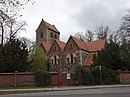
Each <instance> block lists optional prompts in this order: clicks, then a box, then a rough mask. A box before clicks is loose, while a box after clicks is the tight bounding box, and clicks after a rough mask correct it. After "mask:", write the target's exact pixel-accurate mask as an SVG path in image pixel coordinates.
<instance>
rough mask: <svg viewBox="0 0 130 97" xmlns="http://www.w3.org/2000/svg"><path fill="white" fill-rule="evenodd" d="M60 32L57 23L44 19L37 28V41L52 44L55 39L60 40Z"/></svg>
mask: <svg viewBox="0 0 130 97" xmlns="http://www.w3.org/2000/svg"><path fill="white" fill-rule="evenodd" d="M59 37H60V32H59V31H58V30H57V28H56V27H55V25H51V24H49V23H47V22H46V21H44V20H43V19H42V21H41V23H40V24H39V26H38V28H37V30H36V42H37V43H38V44H41V42H45V43H49V44H52V43H53V41H54V40H55V39H58V40H59Z"/></svg>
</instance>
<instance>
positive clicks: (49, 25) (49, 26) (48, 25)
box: [42, 20, 60, 33]
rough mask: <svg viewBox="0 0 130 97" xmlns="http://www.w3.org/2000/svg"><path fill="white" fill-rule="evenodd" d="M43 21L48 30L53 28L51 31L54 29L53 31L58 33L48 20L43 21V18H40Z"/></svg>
mask: <svg viewBox="0 0 130 97" xmlns="http://www.w3.org/2000/svg"><path fill="white" fill-rule="evenodd" d="M42 21H43V22H45V25H46V26H47V27H48V28H49V29H50V30H53V31H55V32H57V33H60V32H59V31H58V30H57V28H56V27H55V25H51V24H50V23H48V22H46V21H44V20H42Z"/></svg>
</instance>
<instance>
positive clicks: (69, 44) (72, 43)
mask: <svg viewBox="0 0 130 97" xmlns="http://www.w3.org/2000/svg"><path fill="white" fill-rule="evenodd" d="M76 50H79V47H78V45H77V44H76V43H75V41H74V40H73V39H72V37H70V38H69V40H68V41H67V43H66V45H65V48H64V52H69V51H76Z"/></svg>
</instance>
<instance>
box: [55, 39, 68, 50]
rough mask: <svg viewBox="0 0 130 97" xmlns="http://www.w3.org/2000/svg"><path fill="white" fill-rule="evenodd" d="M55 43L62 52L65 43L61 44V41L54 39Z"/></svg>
mask: <svg viewBox="0 0 130 97" xmlns="http://www.w3.org/2000/svg"><path fill="white" fill-rule="evenodd" d="M55 41H56V42H57V44H58V45H59V47H60V49H61V50H63V49H64V47H65V45H66V43H65V42H63V41H60V40H57V39H55Z"/></svg>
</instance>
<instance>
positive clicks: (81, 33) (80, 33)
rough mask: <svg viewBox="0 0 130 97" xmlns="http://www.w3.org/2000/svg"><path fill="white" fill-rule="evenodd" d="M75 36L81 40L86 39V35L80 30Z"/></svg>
mask: <svg viewBox="0 0 130 97" xmlns="http://www.w3.org/2000/svg"><path fill="white" fill-rule="evenodd" d="M75 37H76V38H78V39H79V40H81V41H85V37H84V35H83V32H78V33H76V34H75Z"/></svg>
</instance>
